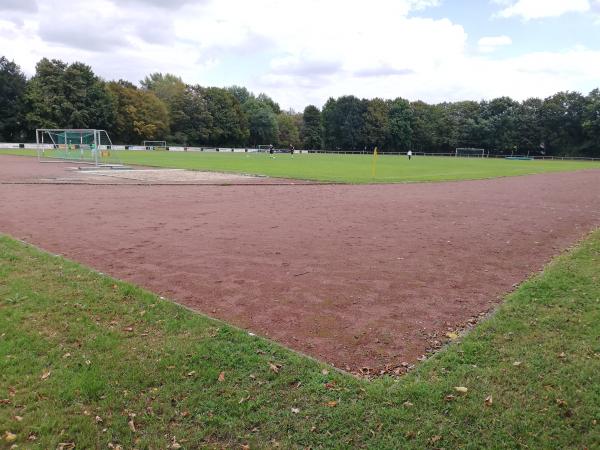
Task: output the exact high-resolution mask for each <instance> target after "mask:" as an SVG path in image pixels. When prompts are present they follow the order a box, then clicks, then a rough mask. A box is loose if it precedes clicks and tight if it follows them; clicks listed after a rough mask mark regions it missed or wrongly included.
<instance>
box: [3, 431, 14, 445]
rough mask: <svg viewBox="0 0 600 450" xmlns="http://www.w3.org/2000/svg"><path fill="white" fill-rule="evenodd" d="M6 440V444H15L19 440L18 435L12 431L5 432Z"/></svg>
mask: <svg viewBox="0 0 600 450" xmlns="http://www.w3.org/2000/svg"><path fill="white" fill-rule="evenodd" d="M4 440H5V441H6V442H15V441H16V440H17V435H16V434H13V433H11V432H10V431H5V432H4Z"/></svg>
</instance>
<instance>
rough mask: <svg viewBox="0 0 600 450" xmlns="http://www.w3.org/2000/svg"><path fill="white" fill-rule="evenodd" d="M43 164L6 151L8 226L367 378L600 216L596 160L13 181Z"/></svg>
mask: <svg viewBox="0 0 600 450" xmlns="http://www.w3.org/2000/svg"><path fill="white" fill-rule="evenodd" d="M39 166H40V164H38V163H37V162H36V161H35V160H33V159H27V158H18V157H4V156H0V199H1V200H0V232H3V233H7V234H9V235H12V236H15V237H17V238H21V239H24V240H26V241H28V242H31V243H33V244H35V245H39V246H40V247H42V248H44V249H47V250H49V251H51V252H54V253H58V254H62V255H64V256H66V257H68V258H71V259H74V260H76V261H79V262H82V263H84V264H87V265H89V266H92V267H94V268H95V269H97V270H100V271H102V272H105V273H107V274H110V275H113V276H115V277H118V278H121V279H124V280H128V281H131V282H134V283H137V284H139V285H141V286H144V287H146V288H148V289H150V290H152V291H155V292H157V293H160V294H161V295H164V296H166V297H168V298H171V299H173V300H175V301H177V302H180V303H182V304H184V305H186V306H189V307H191V308H193V309H196V310H198V311H201V312H203V313H206V314H208V315H210V316H213V317H217V318H219V319H223V320H225V321H227V322H230V323H233V324H235V325H238V326H240V327H243V328H245V329H248V330H250V331H252V332H254V333H257V334H260V335H263V336H267V337H269V338H272V339H274V340H276V341H278V342H281V343H282V344H284V345H286V346H289V347H291V348H294V349H296V350H300V351H302V352H305V353H307V354H309V355H312V356H314V357H316V358H319V359H321V360H324V361H327V362H330V363H332V364H335V365H336V366H338V367H341V368H345V369H349V370H351V371H354V372H360V371H361V370H362V371H363V372H364V373H369V374H373V373H379V372H380V371H382V370H383V371H386V370H387V371H391V372H394V371H395V372H396V373H401V372H402V371H404V370H405V366H406V365H409V364H412V363H414V362H415V361H416V360H417V359H418V358H419V357H421V356H422V355H424V354H425V353H426V352H427V351H428V350H431V349H434V348H436V347H439V346H440V345H441V344H442V343H443V342H444V341H445V340H446V339H447V338H446V334H447V333H449V332H452V331H454V330H457V329H461V328H463V327H465V326H467V325H468V323H469V322H471V323H473V322H475V321H476V320H477V318H478V317H480V315H482V314H485V313H486V312H488V311H489V310H490V309H493V308H494V307H495V306H496V305H497V304H498V303H499V301H500V298H501V296H502V295H503V294H504V293H506V292H507V291H509V290H511V289H512V287H513V286H514V285H515V284H516V283H519V282H521V281H522V280H523V279H524V278H526V277H527V276H528V275H530V274H531V273H532V272H535V271H537V270H539V269H541V268H542V267H543V265H544V264H545V263H547V262H548V261H549V260H550V259H551V257H552V256H554V255H556V254H557V253H559V252H560V251H562V250H564V249H566V248H568V247H569V246H570V245H572V244H573V243H575V242H576V241H577V240H578V239H580V238H582V237H583V236H584V235H585V234H587V233H588V232H589V231H591V230H592V229H594V228H596V227H598V226H599V225H600V171H599V170H587V171H581V172H573V173H555V174H544V175H533V176H524V177H513V178H501V179H493V180H484V181H465V182H451V183H435V184H433V183H431V184H428V183H422V184H405V185H362V186H359V185H311V184H306V185H303V184H295V185H291V184H282V185H261V184H251V185H239V184H236V185H230V186H227V185H223V186H219V185H203V184H198V185H185V186H180V185H151V184H150V185H140V184H106V185H103V184H97V185H88V184H60V183H59V184H36V183H35V182H34V181H32V182H31V184H27V183H25V182H24V181H23V178H22V177H21V178H19V180H20V181H19V184H14V182H15V180H16V179H17V178H18V177H16V176H15V173H16V172H18V171H21V172H23V173H28V174H32V173H35V171H36V170H37V171H43V170H50V169H40V168H39ZM52 170H56V169H52ZM46 175H47V174H37V175H36V176H34V177H33V178H36V177H37V178H38V179H39V178H43V177H44V176H46ZM11 183H12V184H11Z"/></svg>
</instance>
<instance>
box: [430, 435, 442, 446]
mask: <svg viewBox="0 0 600 450" xmlns="http://www.w3.org/2000/svg"><path fill="white" fill-rule="evenodd" d="M441 439H442V437H441V436H439V435H436V436H432V437H431V439H429V442H431V443H432V444H435V443H436V442H438V441H440V440H441Z"/></svg>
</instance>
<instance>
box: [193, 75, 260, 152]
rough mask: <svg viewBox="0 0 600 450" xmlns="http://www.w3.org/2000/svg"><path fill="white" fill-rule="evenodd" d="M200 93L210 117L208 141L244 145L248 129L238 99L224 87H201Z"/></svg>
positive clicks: (215, 143)
mask: <svg viewBox="0 0 600 450" xmlns="http://www.w3.org/2000/svg"><path fill="white" fill-rule="evenodd" d="M202 95H203V96H204V98H205V99H206V105H207V108H208V112H209V113H210V115H211V117H212V126H211V127H210V130H209V133H208V142H209V143H211V144H212V145H221V146H224V145H244V144H245V143H246V142H247V141H248V138H249V137H250V131H249V130H248V119H247V117H246V115H245V114H244V112H243V111H242V105H241V104H240V102H239V101H238V99H237V98H236V97H234V95H233V94H232V93H231V92H229V91H227V90H226V89H221V88H217V87H210V88H203V89H202Z"/></svg>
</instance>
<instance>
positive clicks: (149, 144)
mask: <svg viewBox="0 0 600 450" xmlns="http://www.w3.org/2000/svg"><path fill="white" fill-rule="evenodd" d="M142 145H143V146H144V147H145V149H146V150H162V151H165V150H167V141H144V142H143V144H142Z"/></svg>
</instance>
